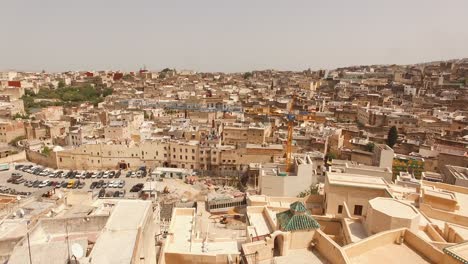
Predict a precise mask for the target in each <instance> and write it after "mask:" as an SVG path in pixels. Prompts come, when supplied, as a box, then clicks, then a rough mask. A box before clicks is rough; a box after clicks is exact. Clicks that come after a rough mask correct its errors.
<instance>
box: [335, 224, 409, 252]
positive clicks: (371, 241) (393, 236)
mask: <svg viewBox="0 0 468 264" xmlns="http://www.w3.org/2000/svg"><path fill="white" fill-rule="evenodd" d="M404 233H405V229H396V230H391V231H385V232H381V233H379V234H376V235H374V236H372V237H368V238H366V239H363V240H361V241H359V242H357V243H354V244H350V245H347V246H345V247H343V249H344V251H345V253H346V255H347V256H348V258H353V257H355V256H359V255H361V254H363V253H365V252H367V251H368V250H370V249H372V248H376V247H381V246H384V245H386V244H393V243H395V241H397V239H398V238H399V237H400V236H402V235H404Z"/></svg>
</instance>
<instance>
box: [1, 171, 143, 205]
mask: <svg viewBox="0 0 468 264" xmlns="http://www.w3.org/2000/svg"><path fill="white" fill-rule="evenodd" d="M15 165H28V166H33V167H32V168H39V170H36V171H35V172H34V171H31V169H29V170H26V171H23V168H18V169H15ZM41 169H43V170H42V171H41ZM44 169H46V171H44ZM39 171H40V172H39ZM38 172H39V173H38ZM117 172H118V171H117V170H109V171H105V170H103V171H70V170H54V169H47V168H44V167H40V166H37V165H34V164H28V163H24V164H20V163H18V164H11V166H10V169H9V170H8V171H0V191H1V190H2V189H3V190H5V189H8V188H10V189H14V190H16V192H20V193H21V194H23V193H26V192H30V193H33V192H35V191H38V190H40V189H41V188H44V187H48V186H54V187H55V188H57V189H64V190H81V191H90V190H93V191H96V192H99V191H100V190H101V189H103V188H105V190H106V191H105V192H106V193H107V194H109V193H110V192H113V193H115V192H116V191H119V192H120V197H123V196H127V197H128V196H130V195H134V194H135V193H134V192H130V190H131V189H132V187H133V186H134V185H136V184H140V185H141V184H143V183H145V182H146V181H148V180H150V176H149V173H147V174H146V175H145V176H143V175H144V173H143V172H138V171H136V170H133V171H128V170H125V171H124V170H122V171H120V175H119V176H117V175H116V174H118V173H117ZM129 172H130V173H129ZM127 174H128V176H127ZM130 174H131V175H130ZM12 176H13V177H12ZM116 176H117V177H116ZM16 179H18V180H16ZM93 182H96V183H94V184H93ZM33 183H35V184H34V185H33ZM112 183H113V184H112ZM92 187H94V188H92ZM134 189H135V188H134Z"/></svg>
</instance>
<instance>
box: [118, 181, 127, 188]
mask: <svg viewBox="0 0 468 264" xmlns="http://www.w3.org/2000/svg"><path fill="white" fill-rule="evenodd" d="M124 186H125V180H121V181H120V182H119V186H118V187H119V188H123V187H124Z"/></svg>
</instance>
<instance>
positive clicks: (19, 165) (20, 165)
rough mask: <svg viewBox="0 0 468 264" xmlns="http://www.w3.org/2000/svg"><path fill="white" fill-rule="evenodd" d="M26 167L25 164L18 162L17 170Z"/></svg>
mask: <svg viewBox="0 0 468 264" xmlns="http://www.w3.org/2000/svg"><path fill="white" fill-rule="evenodd" d="M23 167H24V165H23V164H17V165H15V170H21V169H22V168H23Z"/></svg>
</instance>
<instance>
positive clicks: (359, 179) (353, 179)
mask: <svg viewBox="0 0 468 264" xmlns="http://www.w3.org/2000/svg"><path fill="white" fill-rule="evenodd" d="M327 179H328V182H329V183H330V184H332V185H341V186H349V187H361V188H370V189H386V188H387V187H388V185H387V183H386V182H385V180H384V179H383V178H380V177H374V176H364V175H359V174H350V173H335V172H329V173H327Z"/></svg>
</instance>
